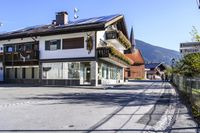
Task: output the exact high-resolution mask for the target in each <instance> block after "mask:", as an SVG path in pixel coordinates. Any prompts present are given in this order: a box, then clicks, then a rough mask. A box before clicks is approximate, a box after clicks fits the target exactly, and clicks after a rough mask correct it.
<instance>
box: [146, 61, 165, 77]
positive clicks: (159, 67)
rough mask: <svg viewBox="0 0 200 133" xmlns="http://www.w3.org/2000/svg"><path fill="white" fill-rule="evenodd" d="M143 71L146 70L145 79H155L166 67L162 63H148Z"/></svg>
mask: <svg viewBox="0 0 200 133" xmlns="http://www.w3.org/2000/svg"><path fill="white" fill-rule="evenodd" d="M145 69H146V70H147V73H146V74H147V75H146V77H147V79H157V78H158V77H160V76H161V75H162V74H164V71H165V70H166V66H165V65H164V64H163V63H148V64H145Z"/></svg>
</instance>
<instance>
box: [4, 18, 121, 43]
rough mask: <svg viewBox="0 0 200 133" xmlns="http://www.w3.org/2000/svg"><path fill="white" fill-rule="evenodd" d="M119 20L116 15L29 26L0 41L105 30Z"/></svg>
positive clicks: (6, 34)
mask: <svg viewBox="0 0 200 133" xmlns="http://www.w3.org/2000/svg"><path fill="white" fill-rule="evenodd" d="M121 18H123V16H122V15H120V14H116V15H109V16H101V17H94V18H88V19H80V20H76V21H73V22H72V21H70V22H69V23H68V24H65V25H54V24H47V25H37V26H31V27H26V28H24V29H20V30H16V31H13V32H7V33H2V34H0V40H6V39H14V38H21V37H32V36H46V35H55V34H64V33H74V32H81V31H82V32H83V31H92V30H100V29H105V27H106V26H108V24H107V23H109V24H112V23H110V22H112V21H114V22H115V21H117V20H118V19H121ZM114 22H113V23H114Z"/></svg>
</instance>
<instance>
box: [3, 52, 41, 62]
mask: <svg viewBox="0 0 200 133" xmlns="http://www.w3.org/2000/svg"><path fill="white" fill-rule="evenodd" d="M38 61H39V51H38V50H30V51H18V52H5V53H4V62H5V63H6V64H12V65H13V64H20V63H21V64H28V62H35V63H34V64H38V63H37V62H38ZM25 62H26V63H25Z"/></svg>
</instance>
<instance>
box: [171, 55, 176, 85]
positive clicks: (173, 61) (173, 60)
mask: <svg viewBox="0 0 200 133" xmlns="http://www.w3.org/2000/svg"><path fill="white" fill-rule="evenodd" d="M171 62H172V64H171V65H172V82H173V80H174V74H173V71H174V63H175V59H174V58H172V60H171Z"/></svg>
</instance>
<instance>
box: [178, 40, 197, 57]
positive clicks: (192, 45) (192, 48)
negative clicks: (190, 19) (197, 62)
mask: <svg viewBox="0 0 200 133" xmlns="http://www.w3.org/2000/svg"><path fill="white" fill-rule="evenodd" d="M199 52H200V42H186V43H181V44H180V53H181V54H183V55H186V54H190V53H199Z"/></svg>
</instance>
